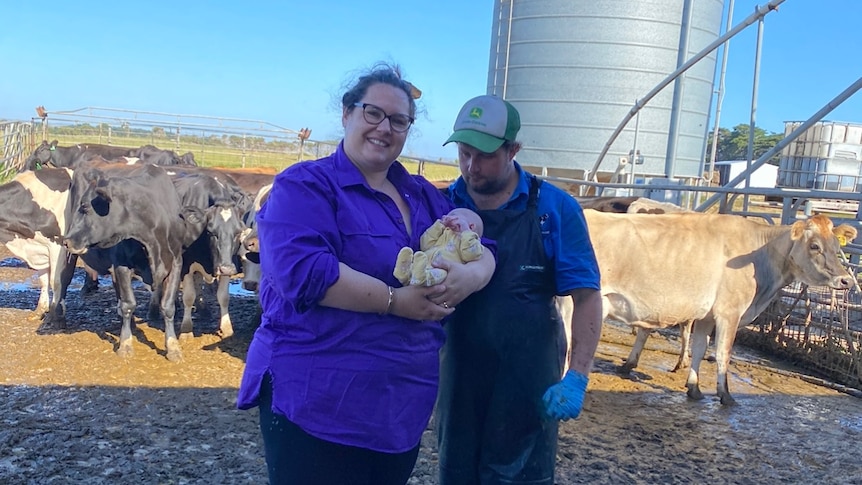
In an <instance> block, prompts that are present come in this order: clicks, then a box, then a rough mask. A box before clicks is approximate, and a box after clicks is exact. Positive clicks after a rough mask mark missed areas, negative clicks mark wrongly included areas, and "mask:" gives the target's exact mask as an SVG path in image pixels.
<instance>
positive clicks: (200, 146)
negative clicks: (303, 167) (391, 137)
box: [48, 132, 459, 180]
mask: <svg viewBox="0 0 862 485" xmlns="http://www.w3.org/2000/svg"><path fill="white" fill-rule="evenodd" d="M48 140H57V141H58V142H59V145H60V146H71V145H73V144H75V143H99V144H104V145H107V144H110V145H112V146H124V147H129V148H137V147H140V146H142V145H155V146H157V147H159V148H162V149H167V150H173V151H175V152H176V153H177V154H179V155H182V154H184V153H186V152H192V153H193V154H194V156H195V160H196V161H197V163H198V165H200V166H202V167H226V168H240V167H246V168H254V167H267V168H275V169H276V170H279V171H281V170H283V169H285V168H286V167H288V166H289V165H292V164H294V163H296V162H297V160H298V158H299V150H298V147H297V146H287V147H285V148H282V149H280V150H279V148H278V147H276V148H273V147H272V146H264V147H261V148H245V149H242V148H238V147H232V146H229V145H225V144H221V143H218V144H216V143H205V140H206V139H204V138H198V137H185V136H183V137H180V140H179V144H177V140H176V139H175V138H155V137H152V136H151V137H146V136H122V135H121V136H118V135H117V132H114V134H112V136H111V139H110V143H108V141H109V140H108V139H107V137H106V136H99V135H98V134H66V133H52V132H49V134H48ZM265 145H271V144H265ZM335 146H336V145H335V144H329V143H309V144H308V145H306V146H305V147H303V150H302V159H303V160H313V159H316V158H320V157H324V156H326V155H329V154H330V153H331V152H332V150H334V149H335ZM399 160H400V161H401V163H402V164H403V165H404V166H405V168H406V169H407V170H408V171H409V172H410V173H414V174H415V173H419V166H420V161H417V160H415V159H411V158H408V157H402V158H400V159H399ZM423 165H424V175H425V177H426V178H428V179H429V180H453V179H455V178H456V177H457V176H458V174H459V171H458V166H457V165H456V164H455V163H452V164H447V163H436V162H425V163H423Z"/></svg>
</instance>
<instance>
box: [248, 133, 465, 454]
mask: <svg viewBox="0 0 862 485" xmlns="http://www.w3.org/2000/svg"><path fill="white" fill-rule="evenodd" d="M387 177H388V179H389V181H390V182H392V184H393V185H394V186H395V188H396V189H397V190H398V192H399V193H400V194H401V196H402V198H403V199H404V202H405V203H406V204H407V205H408V206H409V208H410V225H411V227H412V234H411V235H408V233H407V231H406V229H405V227H404V221H403V218H402V217H401V213H400V212H399V210H398V208H397V207H396V205H395V202H393V201H392V199H390V198H389V197H388V196H387V195H385V194H383V193H382V192H378V191H376V190H374V189H372V188H371V187H369V185H368V184H367V183H366V182H365V179H364V177H363V176H362V174H361V173H360V172H359V170H358V169H357V168H356V167H355V166H354V165H353V163H351V161H350V160H349V159H348V158H347V155H346V154H345V153H344V150H343V147H342V146H339V147H338V149H337V151H336V152H335V153H334V154H332V155H331V156H329V157H326V158H322V159H320V160H316V161H313V162H303V163H299V164H296V165H293V166H291V167H289V168H288V169H286V170H285V171H283V172H281V173H280V174H279V175H278V176H276V178H275V182H274V184H273V187H272V191H271V192H270V195H269V199H268V200H267V202H266V204H264V206H263V207H262V208H261V210H260V212H259V213H258V216H257V222H258V231H259V238H260V247H261V251H260V256H261V259H260V265H261V272H262V277H261V281H260V302H261V306H262V307H263V317H262V320H261V325H260V327H259V328H258V330H257V331H256V332H255V335H254V339H253V340H252V342H251V345H250V347H249V350H248V356H247V358H246V367H245V371H244V373H243V377H242V384H241V385H240V390H239V396H238V398H237V406H238V407H239V408H240V409H248V408H251V407H254V406H256V405H257V404H258V391H259V390H260V384H261V379H262V378H263V376H264V374H265V373H269V374H270V375H271V377H272V388H273V399H272V408H273V411H275V412H277V413H280V414H283V415H285V416H286V417H287V418H288V419H290V420H291V421H293V422H294V423H296V424H297V425H299V426H300V427H301V428H302V429H303V430H305V431H306V432H307V433H309V434H311V435H313V436H316V437H318V438H321V439H324V440H328V441H332V442H336V443H341V444H345V445H351V446H359V447H363V448H368V449H372V450H376V451H382V452H387V453H400V452H404V451H407V450H410V449H411V448H413V447H414V446H416V445H417V444H418V443H419V440H420V438H421V436H422V431H423V430H424V429H425V427H426V426H427V424H428V420H429V418H430V416H431V411H432V408H433V406H434V400H435V399H436V396H437V381H438V352H439V350H440V347H441V346H442V345H443V341H444V338H445V337H444V333H443V329H442V327H441V324H440V323H439V322H436V321H415V320H409V319H406V318H400V317H396V316H392V315H378V314H376V313H357V312H352V311H347V310H339V309H336V308H329V307H325V306H321V305H319V302H320V300H321V299H322V298H323V296H324V294H325V293H326V291H327V289H329V287H330V286H331V285H332V284H333V283H335V282H336V280H337V279H338V276H339V269H338V263H339V262H343V263H345V264H346V265H348V266H350V267H351V268H353V269H355V270H357V271H360V272H363V273H366V274H368V275H371V276H373V277H375V278H378V279H380V280H383V281H384V282H386V283H387V284H389V285H391V286H393V287H397V286H401V285H400V283H399V282H398V280H397V279H396V278H395V277H394V276H393V275H392V271H393V269H394V265H395V260H396V258H397V255H398V251H399V250H400V249H401V248H402V247H404V246H410V247H412V248H413V249H414V250H418V248H419V237H420V236H421V234H422V232H423V231H424V230H425V229H427V228H428V227H429V226H430V225H431V223H432V222H433V221H434V220H436V219H438V218H440V217H442V216H443V215H444V214H446V213H447V212H448V211H449V210H450V209H451V208H452V207H453V205H452V203H451V202H450V201H448V200H447V199H446V198H445V197H443V195H442V194H441V193H440V192H439V191H438V190H437V189H436V188H435V187H434V186H433V185H431V184H430V183H429V182H428V181H426V180H425V179H423V178H421V177H418V176H414V175H410V174H409V173H407V171H406V170H405V169H404V167H403V166H402V165H401V164H400V163H398V162H395V163H393V164H392V166H391V168H390V169H389V174H388V175H387ZM381 298H382V295H381ZM385 303H386V302H385V301H381V302H380V307H381V308H382V307H383V306H384V305H385Z"/></svg>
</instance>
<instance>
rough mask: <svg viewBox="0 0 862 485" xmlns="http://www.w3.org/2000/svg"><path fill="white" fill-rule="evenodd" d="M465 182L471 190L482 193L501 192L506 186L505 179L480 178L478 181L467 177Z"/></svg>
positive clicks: (492, 193)
mask: <svg viewBox="0 0 862 485" xmlns="http://www.w3.org/2000/svg"><path fill="white" fill-rule="evenodd" d="M467 183H468V184H469V186H470V188H471V189H473V192H476V193H477V194H482V195H494V194H496V193H499V192H502V191H503V189H505V188H506V180H505V179H497V180H489V179H480V180H479V181H476V180H475V179H473V178H468V179H467Z"/></svg>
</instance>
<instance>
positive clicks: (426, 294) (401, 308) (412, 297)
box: [389, 285, 455, 320]
mask: <svg viewBox="0 0 862 485" xmlns="http://www.w3.org/2000/svg"><path fill="white" fill-rule="evenodd" d="M444 290H445V287H444V285H436V286H404V287H402V288H393V291H394V293H393V300H392V308H390V310H389V313H391V314H393V315H397V316H399V317H404V318H409V319H412V320H442V319H443V318H445V317H448V316H449V315H451V314H452V312H454V311H455V307H454V305H450V304H446V305H443V301H441V302H439V303H436V302H435V301H433V300H432V299H431V295H435V294H439V293H442V292H443V291H444Z"/></svg>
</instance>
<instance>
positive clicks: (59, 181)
mask: <svg viewBox="0 0 862 485" xmlns="http://www.w3.org/2000/svg"><path fill="white" fill-rule="evenodd" d="M272 179H273V174H271V173H264V174H261V173H254V172H247V171H242V170H225V169H215V168H204V167H198V166H197V165H196V164H195V161H194V156H193V155H192V154H191V153H187V154H185V155H182V156H178V155H177V154H175V153H174V152H172V151H170V150H161V149H159V148H157V147H153V146H151V145H145V146H143V147H140V148H136V149H131V148H120V147H111V146H105V145H93V144H91V145H83V144H82V145H75V146H71V147H60V146H57V142H56V141H55V142H52V143H50V144H49V143H46V142H43V143H42V144H41V145H40V146H39V147H37V148H36V150H35V151H34V152H33V154H32V155H31V156H30V157H29V158H28V159H27V160H26V161H25V163H24V166H23V168H22V171H21V172H20V173H19V174H18V175H17V176H16V177H15V178H14V179H13V180H12V181H10V182H8V183H6V184H4V185H2V186H0V203H2V204H3V207H4V208H6V210H4V211H3V213H2V214H0V241H2V242H3V243H5V244H6V246H7V247H8V248H9V250H10V251H11V252H12V253H13V254H15V255H16V256H17V257H19V258H21V259H22V260H24V261H25V262H26V263H27V264H28V265H29V266H30V267H32V268H33V269H35V270H37V273H38V275H39V280H40V283H41V287H42V288H41V291H40V296H39V300H38V305H37V311H39V312H42V314H43V319H42V325H41V327H40V330H41V331H50V330H53V329H62V328H64V327H65V325H66V316H65V312H66V305H65V298H66V292H67V288H68V285H69V283H70V281H71V278H72V272H73V271H74V268H75V266H76V264H77V262H78V259H79V258H80V260H81V261H82V262H83V263H84V266H85V267H86V268H87V270H88V273H90V274H91V275H92V277H95V276H96V275H106V274H110V275H111V276H112V281H113V284H114V289H115V290H116V294H117V300H118V304H117V311H118V313H119V314H120V317H121V319H122V330H121V333H120V338H119V347H118V349H117V353H118V354H120V355H127V354H129V353H130V352H131V351H132V336H131V324H132V313H133V312H134V310H135V308H136V304H137V302H136V301H135V296H134V293H133V291H132V286H131V280H132V278H133V277H138V278H140V279H141V280H142V281H143V282H144V283H145V284H146V285H147V286H148V287H149V288H150V290H151V297H150V305H149V311H148V318H149V319H151V320H152V319H156V318H159V317H161V318H162V319H163V320H164V323H165V349H166V353H167V358H168V359H170V360H172V361H178V360H181V359H182V352H181V349H180V345H179V341H178V338H177V333H176V331H175V328H174V315H175V312H176V299H177V296H178V294H179V293H180V291H181V293H182V301H183V305H184V311H183V319H182V323H181V326H180V334H183V333H185V332H191V325H192V320H191V311H192V307H193V306H194V304H195V301H196V299H197V298H198V292H199V290H200V289H201V285H202V284H204V283H205V284H213V285H217V292H216V294H217V300H218V302H219V305H220V309H221V322H220V333H221V335H222V336H223V337H226V336H229V335H231V334H232V333H233V330H232V325H231V321H230V313H229V308H228V304H229V293H228V284H229V281H230V279H231V278H232V277H236V276H237V275H238V273H240V272H242V273H243V276H244V286H245V287H246V288H247V289H250V290H256V287H257V283H256V281H257V280H256V278H257V275H258V271H259V268H258V267H257V264H258V263H259V254H258V253H259V248H258V245H257V238H256V236H255V228H254V215H255V213H256V210H257V209H258V208H259V207H260V205H261V203H262V201H263V200H265V197H266V195H267V193H268V190H269V188H270V187H271V183H272ZM633 202H634V203H633ZM581 205H582V206H583V207H584V208H585V216H586V220H587V224H588V227H589V230H590V236H591V238H592V241H593V245H594V247H595V250H596V255H597V258H598V261H599V267H600V270H601V274H602V283H601V284H602V296H603V306H604V313H605V316H606V317H610V318H614V319H616V320H620V321H623V322H626V323H628V324H630V325H632V326H633V327H634V328H636V329H637V331H638V335H637V338H636V341H635V345H634V347H633V348H632V351H631V354H630V355H629V357H628V359H627V361H626V362H625V363H624V364H623V365H622V366H621V370H623V371H627V370H631V369H633V368H634V367H635V366H636V365H637V362H638V358H639V356H640V353H641V351H642V350H643V346H644V344H645V342H646V339H647V337H648V336H649V333H650V332H651V331H652V330H654V329H657V328H665V327H670V326H675V325H680V326H681V328H682V329H683V331H682V332H681V335H682V336H683V345H682V349H681V353H680V361H679V364H678V367H680V366H689V376H688V379H687V383H686V386H687V388H688V396H689V397H690V398H692V399H700V398H702V397H703V394H702V392H701V391H700V388H699V384H698V372H699V366H700V362H701V360H702V359H703V357H704V355H705V353H706V348H707V345H708V343H709V336H710V334H712V333H713V332H714V335H715V351H716V362H717V374H718V378H717V393H718V396H719V397H720V399H721V403H722V404H732V403H733V402H734V401H733V397H732V396H731V394H730V392H729V389H728V385H727V368H728V364H729V360H730V351H731V347H732V345H733V341H734V337H735V334H736V331H737V329H739V328H740V327H741V326H743V325H745V324H748V323H750V322H752V321H753V320H754V319H755V318H756V317H757V316H758V314H760V313H761V312H762V311H763V310H764V309H765V308H766V307H767V305H768V304H769V303H770V302H771V301H772V300H773V299H774V298H775V297H776V296H777V295H778V293H779V291H780V290H781V288H783V287H784V286H786V285H788V284H790V283H792V282H794V281H799V282H802V283H805V284H808V285H810V286H830V287H832V288H836V289H849V288H853V287H855V286H856V280H855V277H854V276H853V275H851V274H850V273H849V272H848V271H847V269H846V267H845V266H844V265H843V263H842V260H841V258H840V257H839V256H840V254H841V247H840V246H841V244H843V243H846V242H849V241H852V240H853V239H855V238H856V235H857V231H856V229H855V228H853V227H852V226H849V225H847V224H841V225H839V226H837V227H835V226H834V225H833V223H832V221H831V220H830V219H829V218H828V217H826V216H823V215H818V216H814V217H812V218H810V219H807V220H800V221H797V222H796V223H794V224H792V225H788V226H768V225H764V224H760V223H757V222H753V221H750V220H748V219H745V218H743V217H740V216H733V215H719V214H701V213H694V212H684V211H683V212H673V213H671V212H669V211H668V210H667V208H666V207H661V206H656V205H652V206H648V207H647V208H646V209H643V208H638V207H639V206H638V205H637V201H634V198H629V199H624V200H623V201H620V200H615V201H613V202H609V201H608V200H603V199H591V200H581ZM596 209H598V210H596ZM614 212H617V213H614ZM619 212H624V213H619ZM637 212H647V213H646V214H644V213H637ZM49 290H50V291H49ZM570 301H571V300H570V299H560V300H559V302H558V304H559V305H560V310H561V312H562V313H563V314H564V315H569V314H570V312H571V306H570V305H571V303H570ZM567 302H568V303H567ZM689 334H691V357H690V360H689V358H688V353H687V349H688V344H687V341H688V337H689Z"/></svg>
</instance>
